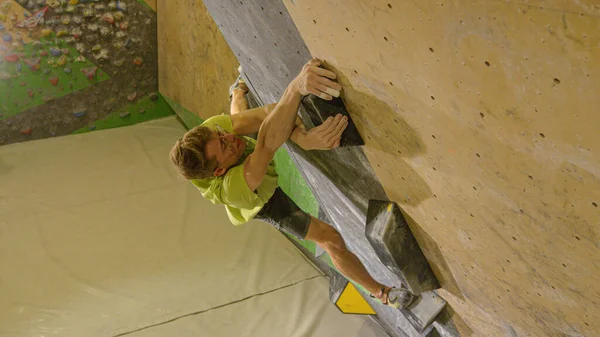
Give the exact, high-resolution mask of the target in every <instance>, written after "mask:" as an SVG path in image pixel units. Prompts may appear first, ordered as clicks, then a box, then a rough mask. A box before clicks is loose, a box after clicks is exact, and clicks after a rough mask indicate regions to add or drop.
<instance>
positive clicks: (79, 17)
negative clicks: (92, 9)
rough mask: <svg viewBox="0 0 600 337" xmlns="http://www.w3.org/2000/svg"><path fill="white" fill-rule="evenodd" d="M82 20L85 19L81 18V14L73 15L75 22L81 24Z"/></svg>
mask: <svg viewBox="0 0 600 337" xmlns="http://www.w3.org/2000/svg"><path fill="white" fill-rule="evenodd" d="M82 20H83V19H82V18H81V16H78V15H76V16H74V17H73V22H74V23H76V24H80V23H81V21H82Z"/></svg>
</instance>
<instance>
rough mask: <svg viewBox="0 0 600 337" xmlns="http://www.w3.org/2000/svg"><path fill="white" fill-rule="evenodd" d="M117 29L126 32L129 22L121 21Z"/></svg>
mask: <svg viewBox="0 0 600 337" xmlns="http://www.w3.org/2000/svg"><path fill="white" fill-rule="evenodd" d="M119 28H121V29H122V30H127V28H129V22H127V21H123V22H121V23H120V24H119Z"/></svg>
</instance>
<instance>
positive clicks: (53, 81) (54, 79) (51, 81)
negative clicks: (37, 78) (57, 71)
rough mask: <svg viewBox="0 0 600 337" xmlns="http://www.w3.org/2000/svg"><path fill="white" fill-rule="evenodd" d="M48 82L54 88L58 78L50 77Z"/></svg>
mask: <svg viewBox="0 0 600 337" xmlns="http://www.w3.org/2000/svg"><path fill="white" fill-rule="evenodd" d="M48 81H50V83H51V84H52V85H53V86H56V85H57V84H58V77H50V78H49V79H48Z"/></svg>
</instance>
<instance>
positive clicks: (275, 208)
mask: <svg viewBox="0 0 600 337" xmlns="http://www.w3.org/2000/svg"><path fill="white" fill-rule="evenodd" d="M255 219H258V220H262V221H264V222H266V223H268V224H270V225H271V226H273V227H275V228H277V229H278V230H280V231H282V232H285V233H288V234H291V235H293V236H295V237H296V238H298V239H301V240H303V239H304V238H305V237H306V233H308V227H309V225H310V219H311V216H310V214H308V213H306V212H304V211H303V210H301V209H300V207H298V205H296V203H295V202H294V201H293V200H292V199H290V197H288V196H287V194H285V193H284V192H283V191H282V190H281V188H279V187H278V188H277V189H276V190H275V193H273V196H272V197H271V199H269V201H268V202H267V203H266V204H265V205H264V206H263V208H262V209H261V210H260V212H258V214H257V215H256V217H255Z"/></svg>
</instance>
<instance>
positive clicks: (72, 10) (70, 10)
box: [65, 5, 77, 13]
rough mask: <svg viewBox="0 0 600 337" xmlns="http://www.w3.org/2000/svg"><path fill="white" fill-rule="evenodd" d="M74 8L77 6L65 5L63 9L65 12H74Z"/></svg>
mask: <svg viewBox="0 0 600 337" xmlns="http://www.w3.org/2000/svg"><path fill="white" fill-rule="evenodd" d="M75 9H77V7H75V6H72V5H69V6H67V8H66V9H65V12H67V13H74V12H75Z"/></svg>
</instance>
